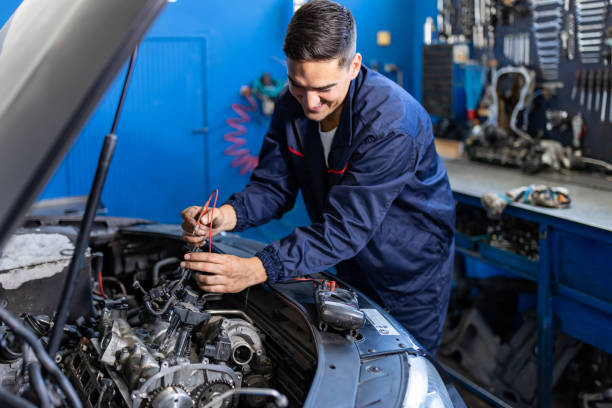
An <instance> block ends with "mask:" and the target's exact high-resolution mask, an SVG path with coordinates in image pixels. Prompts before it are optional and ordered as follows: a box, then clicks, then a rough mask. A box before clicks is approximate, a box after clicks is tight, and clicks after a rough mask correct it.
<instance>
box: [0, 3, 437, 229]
mask: <svg viewBox="0 0 612 408" xmlns="http://www.w3.org/2000/svg"><path fill="white" fill-rule="evenodd" d="M341 2H342V3H343V4H345V5H346V6H347V7H349V8H350V9H351V11H352V12H353V14H354V16H355V19H356V21H357V29H358V32H357V35H358V50H359V51H360V52H361V53H362V54H363V57H364V62H365V63H366V64H368V65H369V64H370V63H371V62H372V61H377V62H378V64H379V68H380V69H381V70H382V67H383V66H384V64H389V63H392V64H396V65H397V66H398V67H399V68H400V69H401V70H402V71H403V73H404V87H405V88H406V89H407V90H408V91H409V92H411V93H413V95H415V96H417V97H419V96H420V77H421V72H420V71H421V68H420V66H421V43H422V35H423V34H422V32H423V29H422V27H423V23H424V21H425V17H426V16H427V15H432V16H433V15H434V13H435V1H433V0H427V1H426V2H417V1H404V0H380V1H377V2H376V3H375V4H373V3H371V2H366V1H362V0H361V1H360V0H344V1H341ZM18 4H19V1H18V0H3V1H2V2H0V22H3V21H5V20H6V18H7V17H8V16H9V15H10V13H11V12H12V11H13V10H14V9H15V8H16V7H17V6H18ZM291 15H292V1H291V0H258V1H256V2H254V1H250V0H233V1H231V2H218V1H214V0H178V1H177V2H175V3H168V4H167V6H166V8H165V10H164V11H163V12H162V14H161V15H160V17H159V19H158V20H157V21H156V23H155V24H154V26H153V27H152V28H151V30H150V31H149V33H148V34H147V37H146V39H145V41H144V42H143V44H142V45H141V47H140V51H139V57H138V59H137V63H136V69H135V72H134V76H133V82H132V84H131V85H130V88H129V91H128V96H127V99H126V105H125V107H124V111H123V113H122V116H121V120H120V123H119V127H118V130H117V134H118V137H119V141H118V146H117V151H116V154H115V157H114V159H113V165H112V167H111V172H110V174H109V177H108V180H107V184H106V187H105V190H104V194H103V197H102V198H103V202H104V203H105V204H106V206H107V207H108V210H109V214H111V215H123V216H133V217H142V218H149V219H153V220H156V221H160V222H172V223H176V222H179V212H180V210H181V209H182V208H184V207H185V206H187V205H193V204H201V203H202V202H203V201H205V200H206V198H207V197H208V195H209V193H210V192H211V191H212V190H213V189H215V188H219V190H220V200H221V202H222V201H223V200H225V199H226V198H228V197H229V195H230V194H231V193H232V192H233V191H236V190H239V189H241V188H242V187H243V186H244V185H245V184H246V182H247V181H248V176H247V175H241V174H240V172H239V169H238V168H233V167H231V166H230V162H231V158H230V157H227V156H226V155H224V150H225V149H226V148H227V146H228V144H227V142H225V141H224V140H223V135H224V134H226V133H227V132H229V131H231V130H232V129H231V128H230V127H229V126H228V125H227V124H226V123H225V120H226V119H227V118H229V117H235V116H236V114H235V112H234V111H233V110H232V109H231V104H232V103H234V102H239V103H245V102H246V101H245V100H244V98H242V97H241V96H240V95H239V89H240V87H241V86H242V85H247V84H250V83H251V82H252V81H253V79H255V78H256V77H257V76H259V75H261V74H262V73H263V72H270V73H271V74H272V75H273V76H275V77H278V78H280V79H283V80H284V79H285V77H286V76H285V67H284V65H283V64H282V61H283V60H284V54H283V52H282V41H283V37H284V32H285V29H286V27H287V24H288V23H289V20H290V18H291ZM378 30H388V31H390V32H391V35H392V42H391V46H389V47H384V48H381V47H378V46H377V45H376V32H377V31H378ZM389 76H390V77H391V78H393V79H395V74H390V75H389ZM122 78H123V72H122V74H121V75H120V76H119V77H118V78H117V80H116V81H115V84H114V85H113V86H112V87H111V88H110V89H109V91H108V92H107V94H106V96H105V97H104V98H103V100H102V101H101V102H100V104H99V107H98V109H97V110H96V112H95V113H94V114H93V115H92V117H91V119H90V120H89V122H88V123H87V125H86V126H85V128H84V129H83V131H82V133H81V136H80V137H79V139H78V140H77V142H76V143H75V145H74V146H73V148H72V149H71V151H70V153H69V154H68V155H67V157H66V158H65V160H64V161H63V162H62V164H61V165H60V167H59V168H58V170H57V172H56V174H55V176H54V177H53V178H52V179H51V180H50V181H49V183H48V185H47V188H46V189H45V191H44V192H43V194H42V195H41V198H51V197H60V196H66V195H83V194H87V193H88V191H89V187H90V184H91V180H92V178H93V173H94V171H95V165H96V163H97V156H98V152H99V149H100V146H101V143H102V139H103V136H104V134H105V133H106V132H108V130H109V128H110V125H111V122H112V115H113V112H114V108H115V105H116V101H117V98H118V95H119V90H120V85H121V82H122ZM267 123H268V119H267V118H266V117H265V116H264V115H263V114H261V113H253V114H251V121H250V122H249V123H248V124H247V125H246V126H247V129H248V133H247V135H246V136H245V138H246V139H247V145H246V146H247V147H248V149H249V150H250V152H251V153H252V154H254V155H256V154H257V153H258V150H259V147H260V145H261V141H262V138H263V134H264V132H265V129H266V126H267ZM307 222H308V221H307V218H306V213H305V211H304V208H303V204H302V202H301V200H298V205H297V206H296V209H295V210H294V211H292V212H291V213H289V214H287V215H286V216H285V217H284V218H283V219H282V220H280V221H278V222H273V223H272V224H271V225H268V226H267V227H265V228H260V229H258V230H257V231H254V232H251V233H250V234H247V235H250V236H252V237H254V238H258V239H263V240H266V241H269V240H272V239H276V238H279V237H281V236H282V235H284V234H286V233H287V232H288V231H290V230H291V229H292V228H294V227H295V226H297V225H300V224H304V223H307Z"/></svg>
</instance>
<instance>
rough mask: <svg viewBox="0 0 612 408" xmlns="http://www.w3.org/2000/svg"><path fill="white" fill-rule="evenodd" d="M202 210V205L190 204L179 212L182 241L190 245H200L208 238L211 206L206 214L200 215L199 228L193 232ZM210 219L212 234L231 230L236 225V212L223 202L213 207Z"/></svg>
mask: <svg viewBox="0 0 612 408" xmlns="http://www.w3.org/2000/svg"><path fill="white" fill-rule="evenodd" d="M201 212H202V207H198V206H192V207H187V208H185V209H184V210H183V212H181V218H183V225H182V227H183V241H185V242H187V243H188V244H190V245H193V246H196V247H200V246H202V245H204V242H205V241H206V239H207V238H208V234H209V231H208V229H209V226H210V217H211V214H213V210H212V208H209V209H208V211H206V214H204V215H203V216H202V219H201V220H200V228H199V229H198V231H197V232H196V233H195V234H194V230H195V227H196V224H197V222H198V217H199V216H200V213H201ZM213 217H214V218H213V220H212V226H213V230H212V234H213V235H216V234H218V233H219V232H221V231H231V230H233V229H234V227H235V226H236V212H235V211H234V208H233V207H232V206H231V205H228V204H224V205H222V206H221V207H219V208H215V210H214V214H213Z"/></svg>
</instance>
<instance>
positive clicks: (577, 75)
mask: <svg viewBox="0 0 612 408" xmlns="http://www.w3.org/2000/svg"><path fill="white" fill-rule="evenodd" d="M581 72H582V71H581V70H579V69H577V70H576V73H575V74H574V86H573V87H572V101H573V100H574V99H576V91H577V90H578V87H579V85H580V73H581Z"/></svg>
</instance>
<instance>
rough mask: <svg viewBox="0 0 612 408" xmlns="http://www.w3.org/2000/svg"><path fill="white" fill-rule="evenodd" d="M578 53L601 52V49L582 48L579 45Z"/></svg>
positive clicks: (595, 47) (592, 47) (596, 47)
mask: <svg viewBox="0 0 612 408" xmlns="http://www.w3.org/2000/svg"><path fill="white" fill-rule="evenodd" d="M578 51H580V52H581V53H587V52H600V51H601V47H599V46H589V47H587V46H584V47H583V46H581V45H578Z"/></svg>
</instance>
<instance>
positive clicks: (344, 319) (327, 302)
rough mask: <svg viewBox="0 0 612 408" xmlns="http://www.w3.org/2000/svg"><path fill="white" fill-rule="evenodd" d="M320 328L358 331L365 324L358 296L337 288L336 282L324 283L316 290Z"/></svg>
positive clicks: (315, 296) (317, 286) (315, 297)
mask: <svg viewBox="0 0 612 408" xmlns="http://www.w3.org/2000/svg"><path fill="white" fill-rule="evenodd" d="M314 299H315V306H316V308H317V316H318V317H319V328H320V329H321V330H326V329H327V327H331V328H333V329H335V330H342V331H344V330H348V331H356V330H359V329H360V328H362V327H363V325H364V323H365V313H364V312H362V311H361V310H359V304H358V302H357V295H356V294H355V293H354V292H353V291H351V290H348V289H342V288H338V287H335V282H330V281H323V282H321V283H320V284H318V285H316V287H315V290H314Z"/></svg>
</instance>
